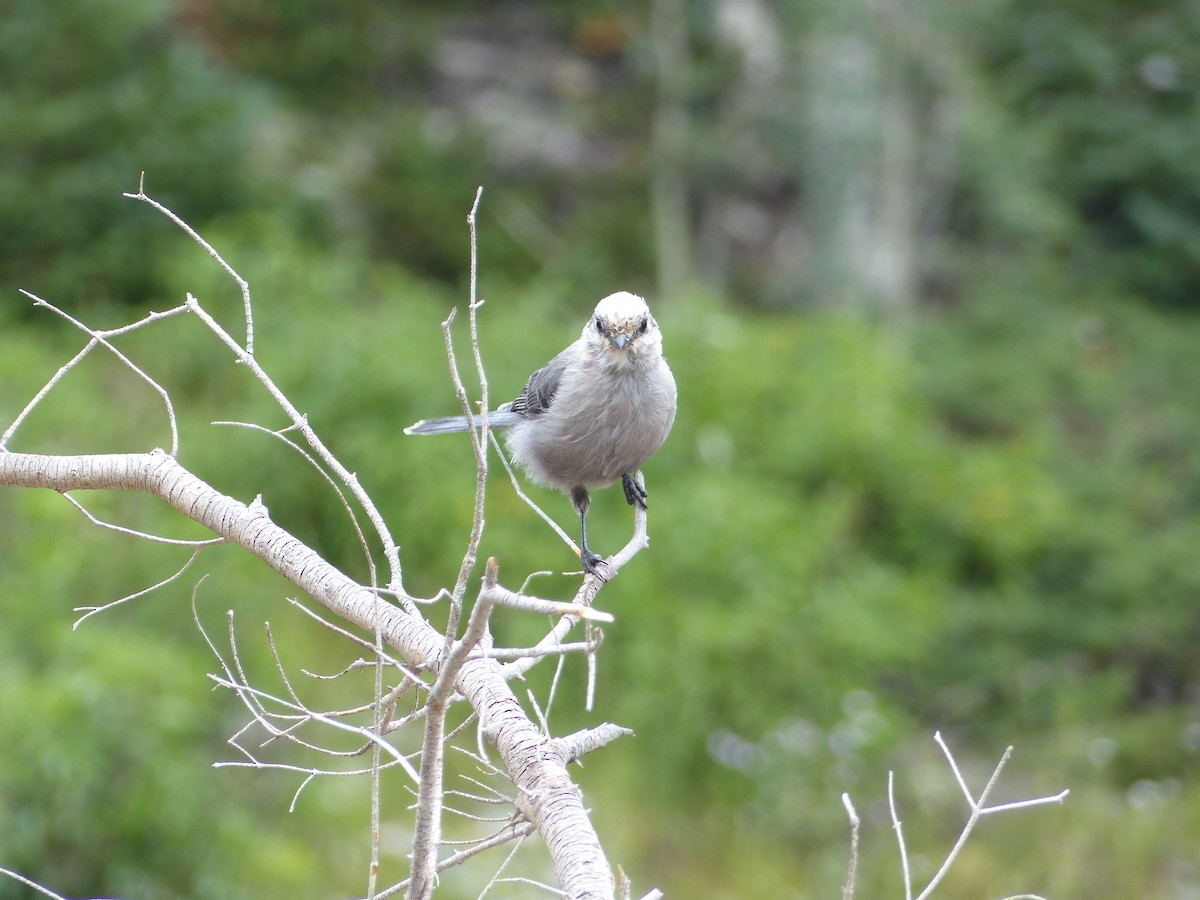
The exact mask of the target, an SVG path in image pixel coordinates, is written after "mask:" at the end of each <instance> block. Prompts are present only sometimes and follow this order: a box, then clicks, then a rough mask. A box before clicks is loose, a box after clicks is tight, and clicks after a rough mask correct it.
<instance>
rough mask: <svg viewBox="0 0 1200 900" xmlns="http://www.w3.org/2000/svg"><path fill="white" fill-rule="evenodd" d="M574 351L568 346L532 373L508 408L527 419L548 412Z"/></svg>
mask: <svg viewBox="0 0 1200 900" xmlns="http://www.w3.org/2000/svg"><path fill="white" fill-rule="evenodd" d="M574 351H575V348H574V347H573V346H572V347H568V348H567V349H566V350H564V351H563V352H562V353H560V354H558V356H556V357H554V359H552V360H550V362H548V363H546V365H544V366H542V367H541V368H540V369H538V370H537V371H536V372H534V373H533V374H532V375H530V376H529V380H528V381H526V382H525V387H524V388H523V389H522V390H521V393H520V395H518V397H517V399H516V400H514V401H512V403H509V404H507V407H506V408H507V409H508V410H510V411H512V412H515V413H519V414H520V415H522V416H524V417H525V418H527V419H528V418H532V417H533V416H540V415H541V414H542V413H544V412H546V410H548V409H549V408H550V404H551V403H553V402H554V395H555V394H556V393H558V386H559V385H560V384H561V383H562V376H563V372H565V371H566V369H567V367H568V366H569V365H570V362H571V359H572V356H573V353H574Z"/></svg>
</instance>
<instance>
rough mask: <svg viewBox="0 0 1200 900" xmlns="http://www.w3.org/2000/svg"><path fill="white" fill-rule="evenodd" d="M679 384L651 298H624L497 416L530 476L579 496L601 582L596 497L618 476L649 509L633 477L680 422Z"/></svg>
mask: <svg viewBox="0 0 1200 900" xmlns="http://www.w3.org/2000/svg"><path fill="white" fill-rule="evenodd" d="M675 398H676V392H675V377H674V376H673V375H672V374H671V369H670V367H669V366H668V365H667V361H666V359H664V358H663V355H662V332H660V331H659V329H658V323H657V322H655V321H654V317H653V316H651V315H650V308H649V307H648V306H647V305H646V301H645V300H643V299H642V298H641V297H639V296H637V295H636V294H630V293H627V292H625V291H621V292H620V293H616V294H611V295H609V296H607V297H605V298H604V299H603V300H601V301H600V302H599V303H597V304H596V311H595V312H594V313H593V314H592V317H591V319H589V320H588V323H587V325H585V326H584V328H583V333H582V334H581V335H580V336H579V340H577V341H576V342H575V343H573V344H572V345H571V346H569V347H567V349H566V350H563V351H562V352H561V353H559V354H558V356H556V357H554V359H552V360H550V362H548V363H546V365H545V366H543V367H542V368H540V369H538V370H537V371H536V372H534V373H533V374H532V375H530V376H529V380H528V381H527V382H526V383H525V388H524V389H523V390H522V391H521V394H520V396H518V397H517V399H516V400H513V401H512V402H511V403H505V404H502V405H501V406H500V407H499V408H498V409H497V410H496V411H495V412H493V413H490V414H489V415H488V422H489V424H490V425H491V427H492V428H495V429H507V430H508V441H507V443H508V449H509V452H510V453H511V454H512V458H513V460H514V461H515V462H516V463H517V464H518V465H520V466H521V467H522V468H523V469H524V470H525V471H526V473H527V474H528V475H529V477H530V478H531V479H532V480H533V481H534V482H535V483H536V484H540V485H543V486H545V487H553V488H558V489H559V490H561V491H565V492H567V493H568V494H569V495H570V497H571V503H572V504H574V506H575V510H576V512H578V513H579V530H580V541H579V545H580V551H581V553H580V559H581V561H582V562H583V568H584V571H586V572H588V573H589V574H592V575H599V572H598V571H597V570H596V564H597V563H599V562H601V557H600V556H598V555H597V554H595V553H593V552H592V551H591V550H589V549H588V545H587V512H588V506H589V505H590V503H591V497H590V495H589V494H588V492H589V491H591V490H595V489H596V488H602V487H607V486H608V485H610V484H612V483H613V482H615V481H616V480H617V479H618V478H620V479H621V483H622V485H623V486H624V488H625V499H626V500H627V501H628V502H629V505H630V506H632V505H633V504H635V503H636V504H638V505H639V506H641V507H642V509H645V508H646V491H645V489H644V488H643V487H642V486H641V485H639V484H638V483H637V481H636V480H635V479H634V477H633V476H634V473H635V472H637V470H638V469H640V468H641V466H642V464H643V463H645V462H646V460H648V459H649V458H650V457H651V456H653V455H654V453H655V451H656V450H658V448H659V447H661V446H662V443H663V441H664V440H666V438H667V434H668V432H670V430H671V423H672V422H674V421H675ZM469 427H470V425H469V423H468V421H467V419H466V417H465V416H450V417H448V418H444V419H422V420H421V421H420V422H416V423H414V424H413V425H410V426H409V427H408V428H406V429H404V433H405V434H448V433H450V432H455V431H466V430H467V429H468V428H469Z"/></svg>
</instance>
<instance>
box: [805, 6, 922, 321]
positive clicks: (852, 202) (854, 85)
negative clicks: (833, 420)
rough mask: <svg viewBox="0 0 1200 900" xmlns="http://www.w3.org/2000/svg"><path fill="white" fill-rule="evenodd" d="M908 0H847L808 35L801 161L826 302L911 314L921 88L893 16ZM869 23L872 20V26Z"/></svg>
mask: <svg viewBox="0 0 1200 900" xmlns="http://www.w3.org/2000/svg"><path fill="white" fill-rule="evenodd" d="M899 5H900V0H847V2H846V3H844V4H842V5H839V6H837V7H835V8H833V9H832V10H831V11H829V12H828V13H827V14H826V15H825V16H824V17H823V18H822V19H821V20H819V21H818V22H817V23H816V24H815V27H814V28H813V29H812V30H811V32H810V33H809V34H808V35H807V36H806V37H805V39H804V42H803V45H802V47H803V49H802V51H801V52H802V55H803V63H802V65H803V71H802V73H801V77H802V80H803V83H804V85H805V90H806V94H805V98H804V102H805V103H806V105H807V110H806V112H807V116H806V119H807V121H808V125H809V127H808V129H807V140H806V142H805V145H804V148H803V149H804V158H803V162H802V171H803V182H804V185H805V189H806V203H805V205H804V209H803V211H802V215H803V221H804V223H805V231H806V232H807V234H808V236H809V240H810V242H811V243H810V246H811V252H810V253H809V254H807V256H808V259H807V264H808V265H807V268H808V271H807V272H806V273H803V280H804V281H805V282H807V283H808V284H810V285H811V286H812V288H813V290H814V291H815V293H816V296H817V298H818V300H819V301H820V302H824V303H836V304H839V305H847V306H850V307H853V308H857V309H860V310H866V311H872V312H878V313H879V314H881V315H882V316H884V317H885V318H887V319H889V320H892V321H904V320H906V319H907V318H908V316H909V314H910V312H911V309H912V305H913V295H914V284H915V280H916V279H915V272H916V259H915V232H916V229H917V221H916V218H917V217H916V202H915V191H916V190H917V188H918V179H919V175H918V172H917V165H916V159H917V152H916V146H915V145H916V135H915V128H914V123H913V116H914V110H913V106H914V104H913V98H912V92H911V89H910V87H909V84H908V82H907V80H906V79H905V78H904V77H903V75H904V67H905V66H904V63H905V59H904V55H903V52H902V51H901V50H899V49H898V48H897V47H896V42H895V32H894V31H893V30H892V29H890V28H889V27H888V23H889V21H891V20H893V19H894V18H895V17H896V16H899V15H901V14H902V11H901V10H899V9H898V7H899ZM863 22H866V23H868V24H867V27H863Z"/></svg>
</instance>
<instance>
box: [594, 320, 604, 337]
mask: <svg viewBox="0 0 1200 900" xmlns="http://www.w3.org/2000/svg"><path fill="white" fill-rule="evenodd" d="M596 333H597V334H604V323H603V322H601V321H600V317H599V316H597V317H596Z"/></svg>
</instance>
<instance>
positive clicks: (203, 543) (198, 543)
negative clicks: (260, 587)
mask: <svg viewBox="0 0 1200 900" xmlns="http://www.w3.org/2000/svg"><path fill="white" fill-rule="evenodd" d="M62 497H63V499H64V500H66V501H67V502H68V503H70V504H71V505H72V506H74V507H75V508H76V509H77V510H79V511H80V512H81V513H83V514H84V516H86V517H87V520H88V521H89V522H91V523H92V524H93V525H95V526H96V527H97V528H105V529H107V530H109V531H115V532H117V533H118V534H125V535H129V536H130V537H135V538H138V539H140V540H143V541H150V542H151V543H154V544H171V545H172V546H175V547H211V546H213V545H214V544H223V543H225V538H223V537H215V538H201V539H197V540H187V539H185V538H169V537H164V536H162V535H160V534H150V533H149V532H146V531H138V530H137V529H136V528H126V527H125V526H124V525H114V524H113V523H112V522H105V521H104V520H103V519H97V518H96V517H95V516H93V515H92V514H91V513H90V512H88V510H87V508H86V507H84V505H83V504H82V503H80V502H79V501H78V500H76V499H75V498H74V497H72V496H71V495H70V494H69V493H64V494H63V495H62Z"/></svg>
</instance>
